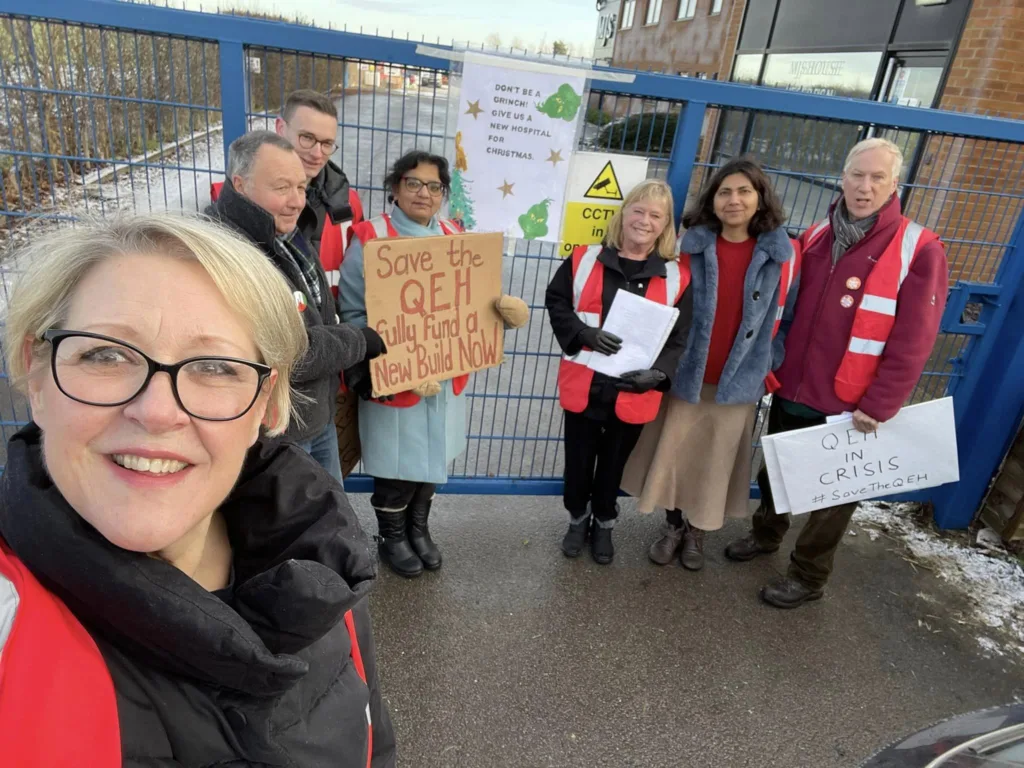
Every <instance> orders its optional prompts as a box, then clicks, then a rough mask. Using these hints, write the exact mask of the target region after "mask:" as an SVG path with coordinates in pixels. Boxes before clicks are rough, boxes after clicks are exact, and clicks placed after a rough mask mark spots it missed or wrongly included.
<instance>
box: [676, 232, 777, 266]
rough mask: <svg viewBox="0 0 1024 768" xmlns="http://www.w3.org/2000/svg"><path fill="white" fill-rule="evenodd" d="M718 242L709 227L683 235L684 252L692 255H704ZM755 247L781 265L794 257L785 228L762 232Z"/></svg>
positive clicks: (716, 236)
mask: <svg viewBox="0 0 1024 768" xmlns="http://www.w3.org/2000/svg"><path fill="white" fill-rule="evenodd" d="M717 240H718V233H717V232H714V231H712V230H710V229H708V228H707V227H693V228H692V229H688V230H686V233H685V234H684V235H683V242H682V252H683V253H689V254H691V255H694V254H698V253H704V252H705V251H706V250H708V249H709V248H710V247H711V246H713V245H714V244H715V242H716V241H717ZM754 247H755V248H756V249H757V250H759V251H764V253H765V254H767V255H768V258H769V259H771V260H772V261H777V262H779V263H780V264H781V263H782V262H784V261H789V258H790V257H791V256H792V255H793V243H792V242H790V239H789V235H787V234H786V230H785V229H784V228H783V227H779V228H778V229H773V230H771V231H770V232H762V233H761V234H760V235H758V236H757V245H755V246H754Z"/></svg>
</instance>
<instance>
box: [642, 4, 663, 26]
mask: <svg viewBox="0 0 1024 768" xmlns="http://www.w3.org/2000/svg"><path fill="white" fill-rule="evenodd" d="M661 2H662V0H647V18H646V19H645V20H644V24H657V23H658V22H659V21H661Z"/></svg>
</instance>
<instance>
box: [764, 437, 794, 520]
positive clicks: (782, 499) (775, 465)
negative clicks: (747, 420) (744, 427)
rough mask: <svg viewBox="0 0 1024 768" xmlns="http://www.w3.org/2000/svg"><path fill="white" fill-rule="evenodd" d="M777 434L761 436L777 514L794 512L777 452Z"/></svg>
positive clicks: (765, 464)
mask: <svg viewBox="0 0 1024 768" xmlns="http://www.w3.org/2000/svg"><path fill="white" fill-rule="evenodd" d="M775 437H776V435H765V436H764V437H762V438H761V450H762V451H763V452H764V466H765V469H766V470H768V484H769V485H770V486H771V488H772V501H773V502H775V514H777V515H788V514H789V513H790V512H792V511H793V510H792V508H791V507H790V505H789V494H787V493H786V484H785V482H783V479H782V468H781V467H780V466H779V456H778V454H777V453H776V452H775Z"/></svg>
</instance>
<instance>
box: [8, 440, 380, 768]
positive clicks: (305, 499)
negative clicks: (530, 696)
mask: <svg viewBox="0 0 1024 768" xmlns="http://www.w3.org/2000/svg"><path fill="white" fill-rule="evenodd" d="M220 510H221V513H222V514H223V516H224V519H225V521H226V523H227V527H228V534H229V536H230V538H231V544H232V547H233V550H234V563H233V566H234V585H235V586H234V589H233V591H232V593H231V594H228V595H224V596H223V597H221V596H218V594H213V593H210V592H207V591H206V590H204V589H203V588H202V587H200V586H199V585H198V584H197V583H196V582H194V581H192V579H190V578H189V577H187V576H186V575H185V574H183V573H182V572H181V571H179V570H177V569H176V568H174V567H173V566H172V565H170V564H168V563H165V562H163V561H161V560H157V559H154V558H150V557H149V556H147V555H145V554H139V553H135V552H128V551H126V550H123V549H119V548H118V547H115V546H114V545H113V544H111V543H110V542H108V541H107V540H106V539H105V538H103V537H102V536H101V535H100V534H99V533H97V532H96V530H95V529H93V528H92V527H91V526H89V525H88V524H87V523H86V522H85V521H84V520H83V519H82V518H81V517H79V515H78V514H77V513H76V512H75V511H74V510H73V509H72V508H71V507H70V506H69V505H68V503H67V502H66V501H65V500H64V498H63V497H62V496H61V494H60V492H59V491H58V490H57V488H56V487H55V486H54V485H53V483H52V481H51V480H50V478H49V476H48V475H47V473H46V470H45V468H44V467H43V463H42V457H41V433H40V431H39V429H38V427H36V426H35V425H30V426H29V427H28V428H26V429H25V430H23V431H21V432H19V433H18V434H17V435H15V436H14V437H13V438H12V439H11V441H10V444H9V447H8V454H7V466H6V471H5V473H4V476H3V479H2V485H0V538H2V539H3V540H5V541H6V542H7V545H8V546H9V547H10V548H11V550H12V551H13V553H14V555H15V556H16V557H17V558H19V560H20V561H21V562H22V563H24V565H25V566H26V567H27V568H28V569H29V570H30V571H31V572H32V573H33V575H35V576H36V578H37V579H38V580H39V581H40V582H41V583H42V584H43V585H44V586H46V587H47V589H49V590H50V591H51V592H53V593H54V594H56V595H57V596H58V597H59V598H60V599H61V600H62V601H63V602H64V604H65V605H67V607H68V608H69V609H70V610H71V612H72V613H73V614H74V615H75V617H76V618H77V619H78V621H79V622H80V623H81V624H82V625H83V626H84V627H85V628H86V630H87V631H88V632H89V634H90V635H91V636H92V637H93V639H94V640H95V641H96V644H97V646H98V648H99V650H100V653H101V654H102V656H103V660H104V661H105V662H106V665H107V668H108V669H109V671H110V675H111V679H112V681H113V685H114V693H115V696H116V700H117V717H118V725H119V730H120V738H121V751H122V756H123V763H124V765H125V766H128V767H129V768H143V766H145V768H173V767H178V768H207V767H208V766H214V765H216V766H224V767H225V768H228V767H229V766H232V767H233V766H239V768H240V767H241V766H294V768H320V766H325V765H331V766H334V767H335V768H365V766H366V747H367V741H368V732H367V726H366V722H367V721H366V718H367V708H368V709H369V714H370V718H371V720H372V723H373V766H374V768H391V767H392V766H394V765H395V743H394V732H393V729H392V726H391V720H390V717H389V715H388V712H387V708H386V706H385V704H384V703H383V701H382V699H381V696H380V691H379V689H378V686H377V665H376V654H375V649H374V642H373V633H372V630H371V627H370V617H369V613H368V611H367V600H366V596H367V594H368V592H369V590H370V587H371V585H372V583H373V579H374V576H375V571H374V564H373V560H372V558H371V557H370V554H369V551H368V550H367V543H366V536H365V534H364V533H363V531H362V529H361V528H360V526H359V523H358V520H357V519H356V516H355V514H354V513H353V511H352V508H351V507H350V506H349V504H348V500H347V499H346V497H345V494H344V491H342V489H341V487H340V486H339V485H338V484H337V483H335V482H333V481H332V480H331V479H330V477H329V476H328V475H327V473H326V472H324V471H323V470H322V469H320V467H319V466H317V464H316V462H314V461H313V460H312V459H311V458H310V457H309V456H308V455H306V454H305V453H304V452H302V451H301V450H299V449H298V448H297V447H295V446H293V445H290V444H288V443H284V442H280V441H275V442H268V441H264V440H260V441H258V442H257V444H256V445H255V446H254V447H253V449H252V450H251V451H250V452H249V455H248V457H247V460H246V464H245V467H244V469H243V471H242V474H241V476H240V478H239V480H238V484H237V486H236V487H235V489H234V490H233V491H232V492H231V495H230V496H229V497H228V498H227V500H226V501H225V502H224V503H223V504H222V505H221V508H220ZM350 609H351V610H352V612H353V617H354V620H355V624H356V637H357V639H358V641H359V647H360V650H361V652H362V660H363V663H364V665H365V669H366V679H367V684H363V682H362V680H361V679H360V677H359V675H358V674H357V671H356V669H355V665H354V663H353V660H352V657H351V642H350V639H349V633H348V631H347V630H346V627H345V622H344V621H343V616H344V614H345V612H346V611H348V610H350ZM57 737H59V734H57V735H55V738H57ZM328 756H329V757H328ZM86 762H88V760H87V759H86Z"/></svg>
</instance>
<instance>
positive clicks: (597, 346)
mask: <svg viewBox="0 0 1024 768" xmlns="http://www.w3.org/2000/svg"><path fill="white" fill-rule="evenodd" d="M579 340H580V341H581V342H583V346H585V347H590V348H591V349H592V350H594V351H595V352H600V353H601V354H602V355H614V354H615V353H616V352H618V351H619V350H620V349H622V339H620V338H619V337H618V336H616V335H615V334H614V333H608V331H602V330H601V329H600V328H586V329H584V330H582V331H580V335H579Z"/></svg>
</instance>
